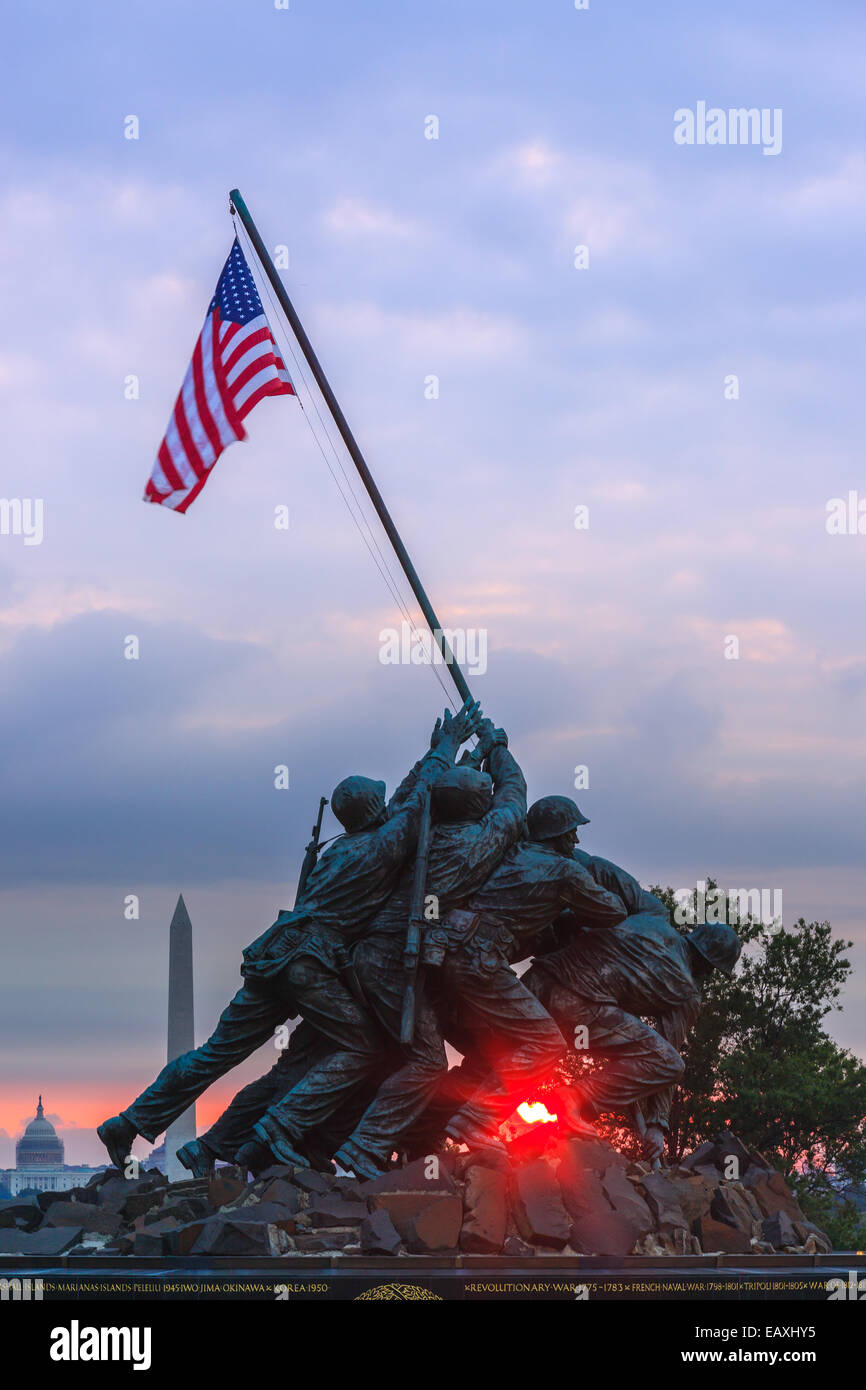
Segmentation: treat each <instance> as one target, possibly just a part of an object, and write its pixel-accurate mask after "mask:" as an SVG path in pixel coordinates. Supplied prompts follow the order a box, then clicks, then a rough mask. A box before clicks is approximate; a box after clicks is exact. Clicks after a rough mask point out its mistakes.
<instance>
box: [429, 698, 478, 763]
mask: <svg viewBox="0 0 866 1390" xmlns="http://www.w3.org/2000/svg"><path fill="white" fill-rule="evenodd" d="M481 718H482V712H481V706H480V705H479V703H478V701H477V700H466V701H465V703H464V704H463V707H462V709H461V710H460V711H459V712H458V713H457V714H455V716H454V718H453V719H452V718H451V712H450V710H446V711H445V717H444V719H443V720H442V727H441V729H440V731H439V734H438V738H437V742H436V743H435V744H432V743H431V746H432V747H434V748H435V747H438V745H439V744H440V743H442V742H443V740H444V741H447V742H448V743H450V744H451V745H452V746H453V748H454V751H455V752H456V751H457V749H458V748H459V747H460V745H461V743H465V742H466V740H467V738H471V736H472V734H474V733H475V730H476V728H477V727H478V724H479V723H480V721H481ZM436 722H437V724H438V723H439V721H438V720H437V721H436ZM433 733H434V734H436V729H434V730H433Z"/></svg>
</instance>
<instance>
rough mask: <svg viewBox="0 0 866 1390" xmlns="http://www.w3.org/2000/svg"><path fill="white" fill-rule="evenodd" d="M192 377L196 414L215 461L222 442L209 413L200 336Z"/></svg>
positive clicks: (194, 354) (193, 360) (193, 359)
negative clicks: (196, 407)
mask: <svg viewBox="0 0 866 1390" xmlns="http://www.w3.org/2000/svg"><path fill="white" fill-rule="evenodd" d="M192 379H193V384H194V385H195V403H196V405H197V406H198V416H199V419H200V420H201V423H202V428H203V429H204V432H205V434H206V435H207V437H208V439H209V440H210V446H211V448H212V449H213V454H214V457H213V461H214V463H216V461H217V459H218V458H219V456H220V454H221V453H222V444H221V443H220V434H219V430H218V429H217V427H216V423H215V422H214V418H213V416H212V415H211V413H210V408H209V406H208V403H207V393H206V391H205V384H204V367H203V366H202V360H201V337H199V340H198V342H197V343H196V345H195V349H194V350H193V354H192Z"/></svg>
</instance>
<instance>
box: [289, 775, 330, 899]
mask: <svg viewBox="0 0 866 1390" xmlns="http://www.w3.org/2000/svg"><path fill="white" fill-rule="evenodd" d="M327 804H328V798H327V797H326V796H323V797H322V799H321V800H320V802H319V814H318V816H317V817H316V824H315V825H314V826H313V838H312V840H311V841H310V843H309V844H308V845H307V848H306V849H305V851H304V862H303V864H302V865H301V872H300V874H299V875H298V887H297V891H296V893H295V902H297V901H298V898H299V897H300V896H301V894H302V893H303V891H304V889H305V887H306V886H307V879H308V878H309V877H310V874H311V873H312V872H313V870H314V869H315V867H316V860H317V859H318V857H319V837H320V835H321V833H322V816H323V815H324V812H325V807H326V806H327Z"/></svg>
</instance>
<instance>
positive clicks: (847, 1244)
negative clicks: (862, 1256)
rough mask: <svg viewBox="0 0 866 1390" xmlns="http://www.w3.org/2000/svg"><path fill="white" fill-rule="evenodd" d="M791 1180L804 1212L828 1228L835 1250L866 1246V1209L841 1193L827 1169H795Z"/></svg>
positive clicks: (822, 1227) (821, 1226)
mask: <svg viewBox="0 0 866 1390" xmlns="http://www.w3.org/2000/svg"><path fill="white" fill-rule="evenodd" d="M790 1183H791V1187H792V1188H793V1189H794V1193H795V1195H796V1198H797V1201H798V1202H799V1203H800V1206H801V1208H802V1210H803V1212H804V1214H805V1215H806V1216H807V1217H808V1218H809V1220H810V1221H812V1222H814V1224H815V1225H816V1226H820V1228H821V1230H822V1231H826V1233H827V1235H828V1236H829V1237H830V1241H831V1243H832V1246H833V1249H834V1250H857V1251H863V1250H866V1212H863V1211H861V1210H860V1208H859V1207H858V1206H857V1204H856V1202H854V1201H852V1200H851V1198H850V1197H845V1196H844V1195H840V1194H839V1192H838V1191H837V1190H836V1189H835V1188H834V1187H833V1185H832V1184H831V1183H830V1181H829V1180H828V1178H827V1175H826V1173H804V1174H799V1173H794V1174H793V1175H792V1176H791V1179H790Z"/></svg>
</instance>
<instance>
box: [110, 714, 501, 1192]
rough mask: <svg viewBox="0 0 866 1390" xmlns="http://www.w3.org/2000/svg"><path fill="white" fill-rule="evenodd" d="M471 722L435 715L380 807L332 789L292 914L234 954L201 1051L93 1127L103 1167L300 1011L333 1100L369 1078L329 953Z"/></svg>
mask: <svg viewBox="0 0 866 1390" xmlns="http://www.w3.org/2000/svg"><path fill="white" fill-rule="evenodd" d="M480 717H481V712H480V709H479V706H478V705H477V703H476V702H474V701H471V700H467V701H466V703H465V704H464V706H463V708H462V709H461V710H460V712H459V714H458V715H457V716H456V717H454V718H453V719H452V718H451V715H450V713H449V712H448V711H446V714H445V719H444V721H442V720H437V723H436V727H435V729H434V731H433V736H432V738H431V746H430V748H429V749H428V751H427V752H426V753H425V754H424V756H423V758H422V759H421V760H420V762H418V763H416V765H415V767H414V768H413V769H412V771H411V772H410V773H409V775H408V777H406V778H405V779H404V781H403V782H402V783H401V785H400V787H399V788H398V790H397V792H396V793H395V794H394V796H393V797H392V799H391V801H390V803H388V804H387V805H386V803H385V785H384V783H383V782H374V781H372V780H371V779H370V778H367V777H347V778H345V779H344V780H343V781H342V782H341V783H340V784H339V786H338V787H337V788H336V789H335V791H334V793H333V795H332V797H331V806H332V809H333V811H334V814H335V815H336V816H337V819H338V820H339V821H340V822H341V824H342V825H343V826H344V829H345V831H346V834H345V835H344V836H341V837H340V838H339V839H338V840H337V841H336V842H335V843H334V844H332V845H331V846H330V848H329V849H328V850H327V851H326V852H325V854H323V856H322V858H321V859H320V860H319V863H318V864H317V866H316V868H315V869H314V870H313V871H312V873H311V874H310V876H309V878H308V880H307V883H306V885H305V887H304V892H303V895H302V897H301V898H300V899H299V900H298V902H297V903H296V905H295V907H294V909H293V910H292V911H291V912H281V913H280V914H279V916H278V918H277V920H276V922H275V923H274V924H273V926H272V927H270V928H269V929H268V931H266V932H265V933H264V934H263V935H262V936H260V937H258V938H257V940H256V941H254V942H253V943H252V945H251V946H248V947H247V949H246V950H245V951H244V953H243V955H244V960H243V965H242V967H241V973H242V975H243V976H244V983H243V985H242V987H241V989H240V990H239V991H238V992H237V994H236V995H235V997H234V998H233V999H232V1001H231V1003H230V1004H229V1005H228V1007H227V1008H226V1009H225V1011H224V1012H223V1014H222V1015H221V1017H220V1020H219V1023H218V1024H217V1027H216V1029H215V1031H214V1033H212V1035H211V1036H210V1038H208V1040H207V1042H205V1043H203V1044H202V1046H201V1047H198V1048H195V1049H194V1050H193V1051H191V1052H187V1053H184V1054H183V1055H182V1056H180V1057H176V1058H175V1059H174V1060H173V1061H171V1062H169V1063H168V1064H167V1066H165V1067H163V1069H162V1071H161V1072H160V1074H159V1076H158V1077H157V1078H156V1080H155V1081H154V1082H153V1083H152V1085H150V1086H149V1087H148V1088H147V1090H145V1091H143V1092H142V1094H141V1095H140V1096H138V1098H137V1099H136V1100H135V1101H134V1102H133V1103H132V1105H130V1106H129V1107H128V1109H127V1110H125V1111H122V1112H121V1114H120V1115H116V1116H113V1117H112V1118H111V1119H108V1120H106V1121H104V1123H103V1124H102V1125H100V1126H99V1128H98V1130H97V1133H98V1134H99V1137H100V1139H101V1140H102V1141H103V1143H104V1144H105V1146H106V1148H107V1149H108V1152H109V1154H110V1156H111V1160H112V1162H113V1163H115V1164H116V1165H117V1166H122V1163H123V1161H124V1160H125V1158H126V1156H127V1155H128V1153H129V1150H130V1146H131V1145H132V1142H133V1140H134V1138H135V1136H136V1135H137V1134H142V1135H143V1136H144V1137H145V1138H146V1139H150V1140H154V1139H155V1138H156V1137H157V1136H158V1135H159V1134H161V1133H162V1132H163V1130H165V1129H166V1128H167V1127H168V1125H169V1124H171V1122H172V1120H174V1119H176V1118H177V1116H178V1115H181V1114H182V1113H183V1111H184V1110H186V1108H187V1107H188V1106H189V1105H191V1104H192V1102H193V1101H194V1100H195V1099H196V1098H197V1097H198V1096H200V1095H201V1093H202V1091H204V1090H205V1089H206V1088H207V1087H208V1086H209V1085H211V1083H212V1082H213V1081H215V1080H217V1078H218V1077H220V1076H223V1075H224V1074H225V1073H226V1072H227V1071H230V1070H231V1068H232V1067H235V1066H237V1065H238V1063H240V1062H242V1061H244V1059H245V1058H247V1057H249V1056H250V1055H251V1053H253V1052H254V1051H255V1050H256V1048H258V1047H260V1046H261V1044H262V1043H264V1042H266V1041H267V1040H268V1038H270V1037H271V1036H272V1035H273V1032H274V1029H275V1028H277V1027H278V1026H279V1025H280V1024H282V1023H284V1022H285V1021H286V1019H287V1018H292V1017H295V1016H296V1015H297V1013H298V1012H300V1010H301V1008H302V1009H303V1012H304V1016H305V1018H306V1019H307V1020H308V1022H310V1023H311V1024H312V1026H313V1027H314V1028H316V1030H317V1031H318V1032H319V1033H321V1034H323V1035H324V1036H325V1037H326V1038H328V1039H329V1040H330V1042H332V1043H333V1044H334V1045H335V1047H336V1049H337V1051H336V1053H332V1054H330V1055H329V1056H328V1058H327V1059H326V1061H325V1062H324V1063H323V1065H324V1066H326V1067H328V1068H329V1072H328V1074H329V1078H330V1080H331V1083H332V1085H333V1087H334V1091H335V1092H339V1091H340V1089H341V1088H345V1089H348V1088H349V1086H350V1084H351V1085H354V1083H355V1080H356V1078H358V1077H360V1076H362V1075H363V1076H367V1075H371V1074H372V1073H373V1072H374V1071H375V1069H376V1067H377V1066H378V1064H379V1057H380V1053H381V1039H380V1035H379V1030H378V1027H377V1025H376V1023H375V1022H374V1020H373V1019H372V1017H371V1016H370V1014H369V1012H368V1011H367V1009H366V1008H365V1007H364V1006H363V1004H361V1003H360V1002H359V1000H358V999H357V998H356V997H355V995H354V994H353V992H352V989H351V984H350V983H347V982H346V977H347V971H346V966H345V964H344V961H343V959H342V957H341V954H340V948H341V947H342V946H343V944H344V942H345V940H346V939H351V936H352V934H360V933H361V932H362V931H363V929H364V927H365V926H366V924H367V922H368V921H369V919H370V918H371V917H372V916H374V915H375V913H376V912H377V911H378V910H379V909H380V908H381V906H382V904H383V903H384V902H385V901H386V900H387V898H388V896H389V895H390V893H391V891H392V889H393V887H394V884H395V882H396V880H397V877H398V875H399V873H400V870H401V868H402V867H403V863H404V861H405V859H406V857H407V856H408V855H409V854H410V853H411V852H412V849H413V848H414V842H415V836H416V835H417V832H418V823H419V820H420V816H421V809H422V805H423V799H424V794H425V790H426V788H427V787H428V786H429V785H430V784H431V783H432V782H433V781H434V780H435V778H436V776H437V775H438V774H439V773H440V772H441V771H443V769H445V768H447V767H450V766H451V765H452V764H453V762H454V759H455V757H456V754H457V752H458V750H459V748H460V745H461V743H463V742H464V741H465V740H466V739H467V738H468V737H469V736H470V735H471V734H472V732H473V730H474V728H475V725H476V723H477V722H478V720H479V718H480ZM335 1057H336V1058H337V1062H336V1064H335V1062H334V1058H335ZM339 1103H340V1100H339V1096H337V1098H336V1099H335V1098H334V1094H333V1093H332V1099H331V1101H330V1102H328V1101H326V1100H325V1099H324V1098H323V1097H322V1095H321V1093H319V1099H318V1104H317V1106H316V1107H314V1108H312V1109H310V1110H309V1112H305V1114H304V1122H305V1124H306V1125H307V1127H308V1128H310V1129H312V1128H314V1127H315V1125H316V1124H321V1123H323V1122H324V1121H325V1120H327V1118H328V1117H329V1115H330V1114H333V1113H334V1110H335V1108H336V1107H337V1106H338V1105H339ZM299 1161H304V1160H303V1159H302V1157H301V1156H299Z"/></svg>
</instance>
